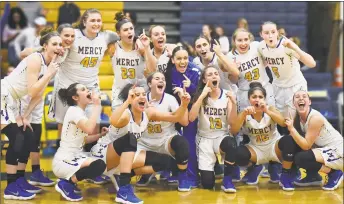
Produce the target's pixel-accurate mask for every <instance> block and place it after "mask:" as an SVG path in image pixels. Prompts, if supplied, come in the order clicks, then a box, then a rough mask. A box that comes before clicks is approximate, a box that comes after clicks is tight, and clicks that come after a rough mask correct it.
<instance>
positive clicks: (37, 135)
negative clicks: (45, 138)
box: [30, 124, 42, 152]
mask: <svg viewBox="0 0 344 204" xmlns="http://www.w3.org/2000/svg"><path fill="white" fill-rule="evenodd" d="M31 127H32V129H33V139H32V141H31V143H30V152H39V150H40V143H41V135H42V124H31Z"/></svg>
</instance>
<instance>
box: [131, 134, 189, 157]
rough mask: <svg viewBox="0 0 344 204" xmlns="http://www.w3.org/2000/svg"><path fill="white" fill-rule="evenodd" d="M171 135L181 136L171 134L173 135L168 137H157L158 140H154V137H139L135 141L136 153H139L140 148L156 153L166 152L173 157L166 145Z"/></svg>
mask: <svg viewBox="0 0 344 204" xmlns="http://www.w3.org/2000/svg"><path fill="white" fill-rule="evenodd" d="M173 137H182V136H180V135H173V136H169V137H164V138H162V140H160V139H157V140H158V141H156V142H155V141H154V140H155V139H148V140H147V139H144V138H141V139H140V140H139V141H138V142H137V151H136V154H139V153H140V151H141V150H145V151H152V152H156V153H160V154H167V155H170V156H171V157H173V158H174V156H172V155H171V153H170V151H169V150H168V145H169V142H170V140H171V138H173ZM135 158H136V155H135Z"/></svg>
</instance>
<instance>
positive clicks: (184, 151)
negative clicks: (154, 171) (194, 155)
mask: <svg viewBox="0 0 344 204" xmlns="http://www.w3.org/2000/svg"><path fill="white" fill-rule="evenodd" d="M171 147H172V149H173V151H174V152H175V153H176V155H175V158H176V162H177V164H180V165H185V164H187V163H188V158H189V144H188V141H187V140H186V139H185V137H182V136H174V137H173V138H172V140H171Z"/></svg>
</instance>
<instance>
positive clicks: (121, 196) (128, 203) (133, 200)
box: [115, 184, 143, 204]
mask: <svg viewBox="0 0 344 204" xmlns="http://www.w3.org/2000/svg"><path fill="white" fill-rule="evenodd" d="M115 201H116V202H118V203H125V204H142V203H143V201H142V200H140V199H139V198H138V197H136V195H135V194H134V189H133V186H132V185H130V184H127V185H125V186H121V187H119V190H118V192H117V195H116V199H115Z"/></svg>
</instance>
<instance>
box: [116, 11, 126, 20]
mask: <svg viewBox="0 0 344 204" xmlns="http://www.w3.org/2000/svg"><path fill="white" fill-rule="evenodd" d="M124 18H125V15H124V14H123V12H121V11H119V12H117V13H116V14H115V20H116V21H117V22H119V21H121V20H123V19H124Z"/></svg>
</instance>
